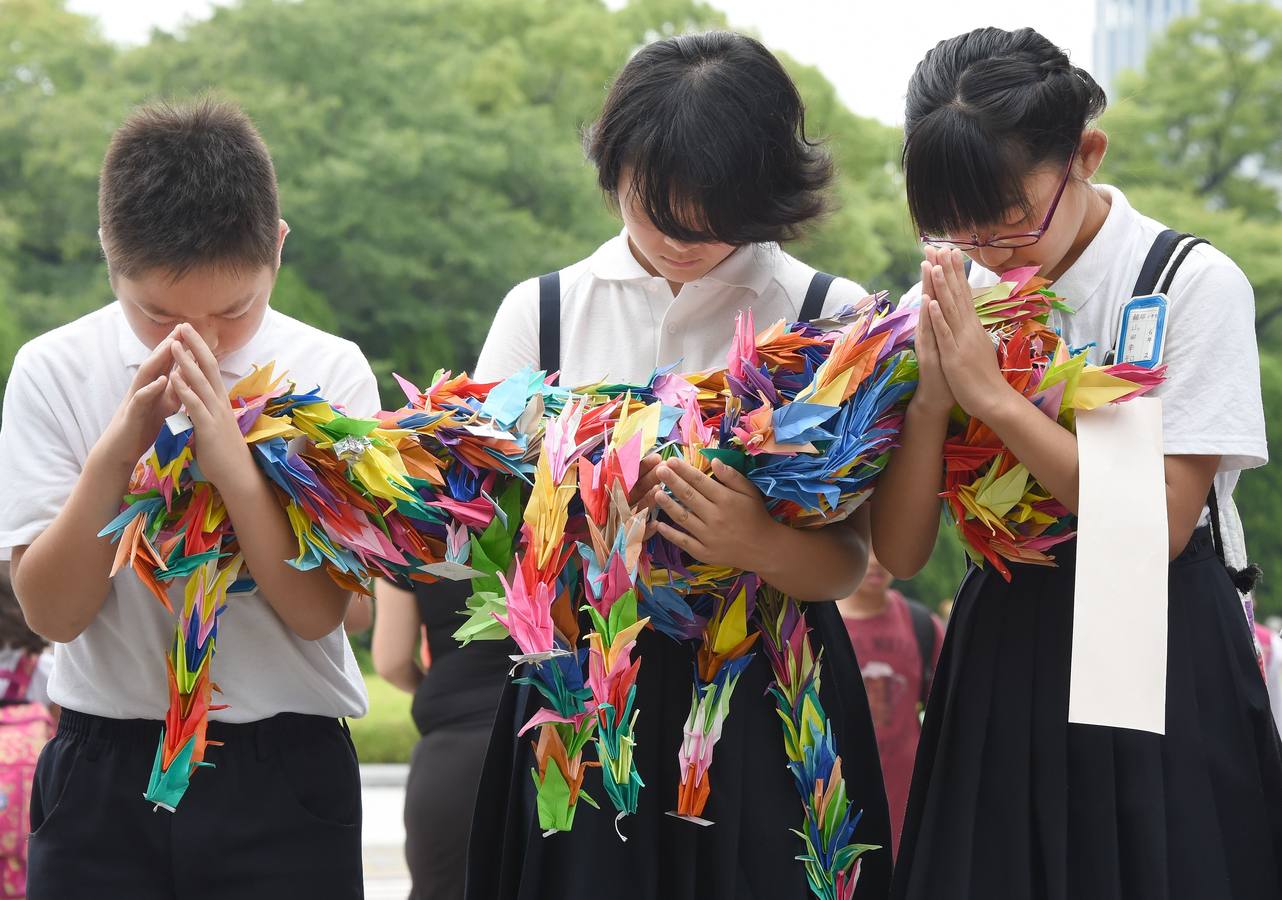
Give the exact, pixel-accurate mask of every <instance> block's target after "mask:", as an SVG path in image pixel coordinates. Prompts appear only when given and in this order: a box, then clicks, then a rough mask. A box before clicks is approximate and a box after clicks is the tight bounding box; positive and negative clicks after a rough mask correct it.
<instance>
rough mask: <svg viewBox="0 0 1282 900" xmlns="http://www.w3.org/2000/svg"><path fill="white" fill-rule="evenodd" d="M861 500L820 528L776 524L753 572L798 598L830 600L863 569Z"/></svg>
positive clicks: (863, 510) (844, 591) (865, 551)
mask: <svg viewBox="0 0 1282 900" xmlns="http://www.w3.org/2000/svg"><path fill="white" fill-rule="evenodd" d="M867 516H868V511H867V504H865V505H864V506H863V507H860V508H859V509H858V510H856V511H855V513H854V514H853V515H852V516H851V517H850V518H849V519H848V520H846V521H844V522H839V523H837V524H835V525H829V526H827V527H825V528H816V529H806V530H803V529H800V528H790V527H788V526H786V525H781V526H779V531H778V534H777V536H775V537H774V538H773V541H772V548H771V551H770V553H769V554H767V557H766V561H765V563H764V565H763V566H762V567H761V568H758V569H757V574H758V575H759V576H761V579H762V580H763V581H765V582H766V583H767V584H769V585H771V586H772V587H775V588H777V589H778V590H780V591H782V592H783V593H785V594H787V595H789V596H790V597H793V598H795V599H797V600H802V601H818V600H836V599H837V598H839V597H845V596H847V595H848V594H850V593H852V592H854V590H855V588H857V587H859V582H860V581H862V580H863V577H864V571H865V570H866V569H867V568H868V538H867V534H868V528H867Z"/></svg>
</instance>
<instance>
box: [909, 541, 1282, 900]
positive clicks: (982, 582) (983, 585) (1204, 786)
mask: <svg viewBox="0 0 1282 900" xmlns="http://www.w3.org/2000/svg"><path fill="white" fill-rule="evenodd" d="M1074 551H1075V546H1074V545H1072V544H1070V545H1066V546H1063V547H1061V548H1059V550H1058V551H1057V554H1056V555H1057V557H1058V559H1059V562H1060V567H1059V568H1057V569H1048V568H1040V567H1032V566H1018V567H1014V568H1013V575H1014V577H1013V580H1012V581H1011V582H1010V583H1009V584H1007V583H1006V582H1005V581H1004V580H1003V579H1002V577H1001V576H1000V575H999V574H997V573H996V572H994V571H992V570H991V569H972V570H971V571H970V573H969V574H968V575H967V577H966V579H965V581H963V583H962V586H961V588H960V590H959V592H958V595H957V600H956V603H955V606H954V612H953V618H952V621H951V622H950V624H949V629H948V635H947V638H946V639H945V642H944V646H943V651H942V655H941V658H940V661H939V670H938V675H937V677H936V680H935V685H934V691H933V694H932V696H931V698H930V704H929V706H928V708H927V711H926V719H925V723H924V727H923V731H922V737H921V743H920V746H919V748H918V753H917V762H916V769H915V772H914V776H913V787H912V791H911V794H910V797H909V802H908V813H907V818H906V821H905V825H904V834H903V838H902V841H901V843H900V851H899V860H898V867H897V869H896V872H895V881H894V886H893V889H892V896H893V897H894V898H896V900H941V898H948V900H999V898H1000V900H1149V898H1151V900H1278V898H1280V897H1282V751H1280V749H1279V740H1278V733H1277V730H1276V728H1275V726H1274V723H1273V719H1272V717H1271V716H1270V713H1269V702H1268V696H1267V693H1266V689H1265V685H1264V681H1263V679H1262V678H1261V675H1260V671H1259V668H1258V667H1257V664H1256V658H1255V654H1254V650H1253V645H1252V641H1251V637H1250V634H1249V630H1248V628H1247V624H1246V619H1245V617H1244V615H1243V612H1242V604H1241V601H1240V598H1239V596H1238V594H1237V592H1236V591H1235V589H1234V588H1233V586H1232V584H1231V583H1230V581H1229V578H1228V576H1227V574H1226V572H1225V570H1224V568H1223V566H1222V565H1221V564H1220V562H1219V560H1218V559H1217V558H1216V556H1215V552H1214V549H1213V546H1212V544H1211V541H1210V537H1209V531H1208V529H1200V530H1199V531H1198V532H1197V533H1195V535H1194V537H1193V540H1192V541H1191V542H1190V544H1189V546H1188V547H1187V548H1186V549H1185V551H1184V553H1183V554H1182V555H1181V556H1180V557H1179V558H1178V559H1176V560H1175V561H1174V562H1173V563H1172V564H1171V575H1170V613H1169V616H1170V618H1169V640H1170V647H1169V652H1168V668H1167V706H1166V735H1165V736H1159V735H1155V734H1150V733H1147V732H1141V731H1131V730H1127V729H1119V728H1106V727H1099V726H1088V725H1069V724H1067V718H1068V688H1069V662H1070V658H1071V646H1072V622H1073V574H1072V573H1073V569H1074V565H1075V552H1074Z"/></svg>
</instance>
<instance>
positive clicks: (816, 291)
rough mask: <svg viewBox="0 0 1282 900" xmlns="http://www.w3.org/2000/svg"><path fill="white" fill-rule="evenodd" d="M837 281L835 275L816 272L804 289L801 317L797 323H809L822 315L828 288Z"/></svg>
mask: <svg viewBox="0 0 1282 900" xmlns="http://www.w3.org/2000/svg"><path fill="white" fill-rule="evenodd" d="M836 280H837V276H836V275H829V274H828V273H827V272H816V273H815V276H814V277H813V278H811V279H810V287H808V288H807V289H806V299H805V300H802V301H801V315H800V316H798V317H797V319H798V321H801V322H810V321H812V320H814V319H817V318H819V317H820V316H821V315H823V311H824V301H825V300H827V299H828V288H830V287H832V283H833V282H834V281H836Z"/></svg>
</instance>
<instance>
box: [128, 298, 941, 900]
mask: <svg viewBox="0 0 1282 900" xmlns="http://www.w3.org/2000/svg"><path fill="white" fill-rule="evenodd" d="M915 317H916V313H915V311H912V310H908V311H902V312H890V311H889V310H888V306H887V304H886V303H885V302H884V298H879V299H877V300H876V301H875V302H870V303H869V304H867V305H865V306H864V308H862V309H860V310H858V311H856V310H846V311H845V312H844V314H843V315H841V316H839V317H837V318H836V319H834V320H832V321H829V322H826V323H820V325H819V326H815V325H802V324H792V325H785V324H784V323H779V324H777V325H775V326H772V327H771V328H768V329H766V330H765V331H764V332H762V334H761V335H759V336H758V337H757V338H756V339H755V340H754V338H753V330H752V321H751V317H744V318H743V319H741V321H740V322H739V325H738V331H737V333H736V337H735V342H734V348H733V349H732V351H731V355H730V360H729V366H728V367H727V368H726V369H724V370H718V371H713V372H703V373H696V374H694V375H677V374H674V373H673V372H671V371H664V372H658V373H655V375H654V376H653V377H652V378H651V379H650V381H649V382H648V383H647V384H645V385H614V384H600V385H594V386H591V387H589V388H586V389H580V390H578V391H575V392H571V391H569V390H566V389H564V388H560V387H554V386H550V385H548V384H547V379H546V378H545V375H544V373H538V372H529V371H527V372H522V373H518V374H517V375H514V376H512V377H511V378H508V379H506V380H504V381H503V382H500V383H498V384H492V385H491V384H478V383H476V382H473V381H471V380H470V379H468V378H466V377H465V376H458V377H453V376H451V375H450V374H449V373H437V375H436V376H435V377H434V379H433V381H432V383H431V384H430V385H428V386H427V387H426V388H422V389H420V388H418V387H416V386H414V385H412V384H410V383H409V382H407V381H404V380H402V381H401V384H402V386H403V388H404V389H405V392H406V396H407V401H408V402H407V404H406V406H404V407H403V408H402V409H399V410H397V411H395V412H385V413H381V414H379V416H378V417H377V418H376V419H355V418H351V417H348V416H346V415H344V414H343V412H342V411H341V410H339V409H336V408H335V407H333V406H332V405H331V404H330V403H328V402H327V401H326V400H325V399H324V398H323V397H321V396H320V395H319V394H318V393H317V392H315V391H311V392H299V391H297V390H296V388H295V386H294V385H292V384H288V383H287V382H285V380H284V378H283V377H278V376H277V375H276V374H275V373H274V372H273V369H272V367H271V366H270V365H268V366H265V367H264V368H262V369H260V370H257V371H256V372H255V373H254V374H253V375H251V376H250V377H248V378H247V379H245V380H243V381H242V382H241V383H240V384H238V385H237V386H236V387H234V388H233V389H232V391H231V392H230V395H229V396H230V402H231V404H232V407H233V410H234V412H235V414H236V416H237V418H238V422H239V424H240V427H241V430H242V432H243V433H244V435H245V439H246V442H247V443H248V444H249V445H250V447H251V448H252V450H253V458H254V459H255V461H256V463H257V464H258V465H259V467H260V468H261V469H262V471H263V472H264V473H265V475H266V476H267V478H268V479H269V480H270V482H271V484H272V485H273V487H274V489H275V491H276V493H277V495H278V497H279V499H280V501H281V503H282V506H283V507H284V509H285V511H286V515H287V517H288V520H289V522H290V525H291V527H292V529H293V531H294V533H295V535H296V537H297V539H298V555H297V557H296V558H295V559H293V560H292V561H291V562H292V564H293V565H295V566H296V567H298V568H300V569H311V568H315V567H317V566H323V567H324V568H325V570H326V571H327V572H328V574H329V575H330V576H331V577H332V578H334V580H335V581H336V582H337V583H338V584H340V585H343V586H345V587H348V588H349V589H352V590H354V591H363V590H365V584H366V581H367V579H369V578H370V577H372V576H383V577H388V578H393V579H414V580H429V581H430V580H435V579H436V578H442V577H445V578H469V579H471V580H472V582H473V587H474V593H473V595H472V596H471V598H470V599H469V601H468V618H467V620H466V621H465V622H464V623H463V625H462V626H461V627H460V629H459V632H458V636H459V637H460V639H462V640H464V641H467V640H472V639H479V638H496V637H504V636H507V635H510V636H511V637H512V639H513V640H514V642H515V643H516V645H517V648H518V649H519V650H520V651H521V652H520V653H519V654H516V655H515V656H514V660H515V661H516V662H518V663H529V664H530V665H529V666H527V668H526V671H525V673H524V674H523V676H522V677H521V678H520V679H518V680H519V681H522V682H525V683H528V684H530V685H531V686H532V687H533V688H534V689H536V690H537V692H538V694H539V695H540V697H541V698H542V700H543V701H544V704H545V706H544V708H543V709H541V710H540V711H539V712H538V713H537V714H536V715H535V716H534V718H533V719H531V721H530V722H529V723H527V724H526V726H525V729H524V730H534V729H537V730H538V737H537V739H536V741H535V746H534V752H535V769H534V771H533V778H534V781H535V783H536V785H537V786H538V809H539V818H540V822H541V824H542V825H543V827H544V828H545V829H548V830H564V829H567V828H569V827H571V826H572V824H573V816H574V809H575V807H576V804H577V801H578V799H579V798H580V797H583V798H585V799H586V800H587V801H588V802H592V803H595V801H593V800H592V798H590V797H588V796H587V794H586V793H585V792H584V791H583V790H582V788H583V781H584V775H585V774H586V771H587V770H588V769H589V768H593V767H598V766H599V767H601V769H602V783H603V786H604V788H605V792H606V794H607V795H608V797H609V800H610V802H611V803H612V805H613V806H614V807H615V808H616V810H617V811H618V813H619V815H620V817H622V816H624V815H627V814H629V813H632V812H635V810H636V807H637V797H638V794H639V791H640V789H641V788H642V787H643V782H642V779H641V776H640V774H639V773H638V772H637V770H636V765H635V761H634V757H633V747H634V746H635V743H636V740H637V737H636V726H637V723H638V716H639V711H638V710H637V709H636V704H635V699H636V678H637V673H638V671H639V665H640V659H639V658H636V657H635V645H636V639H637V636H638V635H639V633H640V632H641V631H642V630H643V629H645V628H647V627H652V628H654V629H655V630H656V631H659V632H661V633H663V634H665V635H668V636H670V637H672V638H674V639H676V640H680V641H687V642H689V643H690V645H691V647H692V655H693V657H694V658H693V659H692V668H693V669H694V670H695V672H696V679H695V683H694V686H693V689H692V702H691V714H690V718H689V722H688V724H687V728H686V732H687V734H686V740H685V741H684V742H683V745H682V750H681V759H680V764H681V771H682V787H681V790H680V796H679V797H678V798H677V807H678V812H679V813H681V814H684V815H688V816H691V817H697V816H698V815H699V813H701V812H702V810H703V808H704V805H705V803H706V800H707V797H708V793H709V790H710V775H709V772H710V768H711V766H712V751H713V748H714V747H715V745H716V741H717V739H718V737H719V736H720V733H721V727H722V725H723V724H724V722H725V719H726V716H727V715H728V712H729V708H730V698H731V696H732V694H733V692H734V686H735V684H736V682H737V680H738V677H739V674H740V673H741V672H742V671H743V669H744V667H746V665H747V663H748V660H749V658H750V655H751V651H752V649H753V647H754V646H755V645H756V644H757V643H759V634H758V630H757V624H756V622H757V619H756V612H757V607H756V604H757V595H758V588H759V585H758V584H757V581H756V579H755V577H753V576H751V575H749V574H747V573H742V572H737V571H732V570H727V569H724V568H719V567H715V566H708V565H705V564H702V563H699V562H697V561H694V560H692V559H689V558H687V557H684V556H683V554H682V553H681V552H680V551H679V550H678V549H677V548H675V547H674V546H673V545H671V544H669V543H667V542H666V541H663V540H661V539H659V538H652V539H650V540H649V541H647V540H645V539H644V533H645V530H646V529H645V526H646V524H647V515H646V514H645V513H642V512H639V511H638V510H636V509H634V508H633V507H632V506H631V505H630V504H629V503H628V496H629V493H630V492H631V490H632V488H633V487H634V486H635V484H636V481H637V478H638V472H639V467H640V461H641V458H642V457H643V456H644V455H646V454H647V453H651V452H660V453H662V454H664V455H666V456H674V455H680V456H682V457H683V458H685V459H686V460H687V461H689V462H691V463H692V464H694V465H696V466H699V467H700V468H702V469H703V470H705V471H707V470H708V468H709V466H710V463H711V460H712V459H719V460H721V461H722V462H724V463H726V464H727V465H731V466H734V467H735V468H738V469H739V470H740V471H743V472H744V473H746V474H747V476H748V477H749V478H750V479H751V480H752V481H753V483H754V484H756V485H757V486H758V487H759V488H760V489H761V491H762V493H763V495H764V496H765V499H766V503H767V506H768V509H769V510H770V512H771V513H772V514H773V515H774V516H776V517H777V518H779V519H780V520H782V521H786V522H789V523H790V524H793V525H796V526H798V527H808V526H817V525H822V524H826V523H829V522H835V521H838V520H840V519H842V518H844V517H846V516H848V515H849V514H850V513H851V512H852V511H853V510H854V509H855V508H856V506H857V505H858V504H859V503H860V502H862V500H863V499H865V498H866V496H867V494H868V491H869V490H870V488H871V485H872V482H873V480H874V479H875V477H876V475H877V474H878V472H880V470H881V468H882V467H883V465H884V463H885V460H886V458H887V454H888V453H889V451H890V449H891V447H892V446H893V444H894V441H895V438H896V435H897V433H898V430H899V425H900V421H901V417H902V409H903V406H904V403H905V402H906V400H907V397H908V395H909V394H910V393H911V390H912V387H913V381H912V372H911V365H910V364H909V363H908V362H907V361H906V360H905V358H904V350H905V349H906V347H907V346H908V344H909V342H910V340H911V336H912V332H913V327H914V324H915ZM198 440H199V437H198V436H197V435H194V434H193V433H192V430H191V428H190V426H189V423H187V422H186V421H184V417H182V416H177V417H174V418H173V419H171V420H170V421H169V422H167V423H166V426H165V428H164V429H162V431H161V434H160V435H159V437H158V438H157V441H156V444H155V446H154V447H153V449H152V450H151V452H150V453H149V454H148V456H147V457H146V458H145V459H144V460H143V461H142V462H141V463H140V464H139V467H138V469H137V470H136V472H135V476H134V479H133V482H132V485H131V491H130V494H129V496H128V497H127V498H126V501H125V506H124V508H123V509H122V512H121V513H120V515H119V516H118V517H117V518H116V519H115V520H114V521H113V522H112V523H110V524H109V525H108V526H107V527H106V528H105V529H104V531H103V534H109V535H112V536H113V537H115V538H116V539H117V540H119V542H120V549H119V552H118V558H117V568H122V567H124V566H129V567H130V568H132V569H133V570H134V571H135V572H136V573H137V574H138V576H139V577H140V578H141V579H142V580H143V581H144V582H145V583H147V584H148V585H149V586H150V587H151V589H152V591H153V592H154V593H155V595H156V597H157V599H158V601H159V602H161V603H162V604H164V605H165V606H166V608H168V609H172V608H173V607H172V604H171V602H170V599H169V591H168V584H169V582H171V581H173V580H174V579H177V578H179V577H184V576H190V577H189V578H188V580H187V584H186V586H185V589H184V590H185V593H184V600H185V602H184V605H183V607H182V609H181V610H180V611H177V613H176V614H177V626H176V637H175V641H174V643H173V646H172V648H171V652H170V662H169V672H170V676H169V678H170V697H171V708H170V711H169V714H168V715H167V717H166V722H165V727H164V732H163V734H162V738H161V742H160V747H159V748H158V750H157V756H156V763H155V768H154V771H153V773H152V778H151V781H150V784H149V785H148V789H147V791H146V796H147V798H148V799H149V800H151V801H152V802H154V803H156V804H158V805H163V806H165V807H166V808H168V809H171V810H173V809H176V808H177V806H178V803H179V801H180V800H181V798H182V796H183V792H184V791H185V790H186V787H187V786H188V784H189V781H190V777H191V775H192V774H193V772H194V771H195V769H196V768H197V767H198V766H201V765H209V764H210V763H209V762H207V761H206V760H205V756H206V750H207V747H208V743H207V742H206V741H205V728H206V723H207V717H208V713H209V711H210V710H211V709H212V708H217V707H212V706H211V703H210V700H211V697H212V693H213V692H214V691H216V690H217V686H216V685H215V684H214V683H213V681H212V680H211V678H210V675H211V669H212V660H213V658H214V654H215V649H216V646H217V628H218V621H219V617H220V615H221V614H222V613H223V612H224V610H225V609H226V608H227V606H228V603H229V602H233V603H234V599H232V600H230V601H229V599H228V598H229V596H231V595H234V594H235V593H238V592H242V591H247V590H251V589H252V588H253V583H252V581H251V580H250V579H249V577H248V576H247V575H243V574H242V572H241V559H240V556H239V554H238V552H237V549H238V548H237V545H236V537H235V534H234V531H233V529H232V527H231V523H230V521H229V520H228V518H227V515H226V511H225V509H224V508H223V507H222V504H221V502H220V501H219V499H218V496H217V492H216V491H215V490H214V489H213V487H212V485H210V484H209V483H208V482H206V481H204V479H203V478H202V476H201V473H200V471H199V467H198V466H197V465H195V463H194V457H193V453H192V447H193V444H194V442H196V441H198ZM580 612H584V613H585V614H586V619H581V617H580V615H579V613H580ZM581 622H586V624H587V626H588V627H587V628H586V629H581V627H580V623H581ZM581 630H586V631H587V634H586V636H581V634H580V631H581ZM817 664H818V661H817V660H815V661H814V665H815V666H817ZM816 674H817V673H816ZM815 683H816V684H817V682H815ZM812 701H813V702H812V703H811V705H809V706H806V707H804V708H805V709H806V710H808V712H807V714H808V715H811V716H813V715H816V714H821V713H820V712H818V707H817V706H816V705H815V704H816V703H817V693H815V694H814V698H812ZM825 721H826V720H825ZM830 731H831V729H830V727H829V726H828V725H826V724H825V725H824V727H823V729H821V731H820V734H828V735H829V736H830ZM799 740H800V742H801V744H800V745H799V746H801V745H805V742H806V741H807V740H809V739H808V738H806V737H805V736H804V734H803V735H802V736H801V738H799ZM593 743H594V744H595V748H596V751H595V754H594V755H595V757H596V758H595V759H594V760H587V759H585V758H584V752H585V750H586V748H587V746H588V745H589V744H593ZM816 746H817V745H816ZM825 746H826V748H827V751H826V752H828V754H829V757H831V758H832V759H835V754H833V752H832V747H831V741H830V740H829V741H828V742H827V743H826V744H825ZM807 752H810V751H807ZM811 755H812V757H814V754H813V753H812V754H811ZM790 759H794V757H793V756H792V755H791V754H790ZM800 759H801V761H802V764H803V765H810V767H811V769H813V770H814V772H816V773H819V774H818V775H815V776H814V777H813V778H812V777H811V776H810V775H805V776H798V777H806V778H811V781H814V778H819V779H821V780H823V781H824V784H825V787H824V789H823V790H822V791H821V793H820V794H816V795H814V798H813V799H812V800H811V801H809V802H812V803H818V804H819V805H818V806H816V807H815V808H816V809H817V810H819V812H818V813H816V815H815V816H814V817H812V818H814V821H816V822H821V823H822V822H829V824H826V825H823V826H822V828H823V829H826V830H824V831H822V832H821V833H820V834H821V836H820V837H819V838H815V837H805V840H806V841H807V842H808V843H807V847H808V848H809V849H808V854H809V856H808V857H807V858H808V859H810V858H811V857H813V859H812V860H811V861H809V862H807V866H808V871H810V870H811V869H813V870H814V872H812V874H811V877H812V881H813V882H814V883H820V882H821V881H822V882H824V883H826V884H829V886H830V888H831V890H830V891H829V894H824V896H828V895H831V896H844V894H842V893H840V892H841V891H845V890H847V887H850V886H852V885H853V879H854V877H855V869H854V868H853V867H854V861H855V856H857V853H856V854H855V856H852V855H851V852H850V851H848V850H846V849H844V848H846V847H848V846H852V845H849V843H848V840H847V839H848V838H849V837H850V835H851V832H852V831H853V821H857V818H856V819H854V820H852V821H848V822H847V825H848V826H849V827H845V826H841V827H837V826H838V825H840V822H841V821H842V818H841V817H842V816H846V815H847V812H848V810H846V808H845V807H843V806H842V804H841V803H840V802H837V800H838V799H841V798H844V788H841V789H840V790H839V791H838V789H837V788H836V787H835V785H837V783H838V782H839V781H840V777H839V775H840V767H839V766H836V767H835V768H834V767H833V766H832V765H830V762H831V760H828V762H824V759H826V758H820V757H814V760H813V761H812V762H810V763H806V762H805V759H806V758H805V757H801V758H800ZM794 761H796V759H794ZM824 766H827V768H824ZM816 783H817V782H816ZM799 785H800V781H799ZM808 790H809V789H808ZM834 791H838V794H840V797H838V795H837V794H834V793H833V792H834ZM839 807H840V808H841V812H840V813H837V812H831V813H830V812H829V811H836V810H838V808H839ZM808 815H809V813H808ZM830 815H837V819H832V820H831V821H830ZM833 828H835V829H836V830H833ZM810 830H811V829H810V826H808V827H807V832H806V834H807V835H808V834H809V832H810ZM834 842H835V843H834ZM838 845H840V846H838ZM860 852H862V851H860ZM816 867H817V868H816ZM822 872H826V873H827V874H826V875H824V874H822ZM814 873H821V874H814ZM815 879H819V881H815ZM824 879H826V881H825V880H824ZM833 885H844V886H846V887H841V888H837V887H832V886H833ZM833 890H836V891H838V893H832V891H833Z"/></svg>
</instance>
